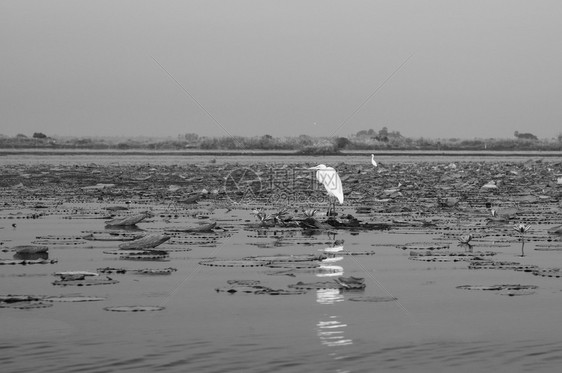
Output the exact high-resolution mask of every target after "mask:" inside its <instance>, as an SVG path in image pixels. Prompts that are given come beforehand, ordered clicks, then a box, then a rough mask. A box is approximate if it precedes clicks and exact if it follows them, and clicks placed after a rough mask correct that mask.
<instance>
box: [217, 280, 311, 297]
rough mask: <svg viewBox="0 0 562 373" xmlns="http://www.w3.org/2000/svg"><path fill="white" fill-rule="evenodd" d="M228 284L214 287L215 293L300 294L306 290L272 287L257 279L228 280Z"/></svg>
mask: <svg viewBox="0 0 562 373" xmlns="http://www.w3.org/2000/svg"><path fill="white" fill-rule="evenodd" d="M227 283H228V284H229V285H230V286H226V287H223V288H216V289H215V291H216V292H217V293H229V294H238V293H241V294H256V295H262V294H266V295H300V294H305V293H306V290H296V289H272V288H269V287H267V286H263V285H261V284H260V282H259V281H258V280H229V281H227Z"/></svg>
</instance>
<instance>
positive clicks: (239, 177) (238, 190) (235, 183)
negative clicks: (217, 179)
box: [224, 167, 263, 202]
mask: <svg viewBox="0 0 562 373" xmlns="http://www.w3.org/2000/svg"><path fill="white" fill-rule="evenodd" d="M262 187H263V184H262V178H261V177H260V176H259V174H258V173H257V172H256V171H254V170H252V169H251V168H249V167H242V168H235V169H234V170H232V171H230V172H229V173H228V175H227V176H226V177H225V179H224V190H225V192H226V196H227V198H228V199H230V200H231V201H232V202H241V201H243V200H252V199H256V198H258V197H259V196H260V194H261V193H262Z"/></svg>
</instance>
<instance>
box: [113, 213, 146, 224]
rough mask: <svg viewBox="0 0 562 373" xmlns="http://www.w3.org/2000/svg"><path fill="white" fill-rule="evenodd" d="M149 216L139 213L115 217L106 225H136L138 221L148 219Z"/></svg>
mask: <svg viewBox="0 0 562 373" xmlns="http://www.w3.org/2000/svg"><path fill="white" fill-rule="evenodd" d="M147 217H148V215H147V214H144V213H143V214H137V215H132V216H128V217H125V218H115V219H112V220H109V221H106V222H105V225H108V226H113V227H116V226H131V225H135V224H137V223H140V222H141V221H143V220H144V219H146V218H147Z"/></svg>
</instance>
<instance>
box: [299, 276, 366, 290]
mask: <svg viewBox="0 0 562 373" xmlns="http://www.w3.org/2000/svg"><path fill="white" fill-rule="evenodd" d="M289 288H292V289H297V290H320V289H341V290H362V289H364V288H365V283H364V280H363V279H361V278H357V277H339V278H336V279H334V280H333V281H317V282H310V283H305V282H302V281H299V282H297V283H296V284H291V285H289Z"/></svg>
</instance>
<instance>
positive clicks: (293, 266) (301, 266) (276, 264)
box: [266, 261, 320, 269]
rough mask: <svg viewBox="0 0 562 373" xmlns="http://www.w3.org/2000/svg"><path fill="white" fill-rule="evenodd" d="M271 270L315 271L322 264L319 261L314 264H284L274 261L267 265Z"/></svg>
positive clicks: (301, 262) (302, 262)
mask: <svg viewBox="0 0 562 373" xmlns="http://www.w3.org/2000/svg"><path fill="white" fill-rule="evenodd" d="M266 266H267V267H269V268H286V269H314V268H319V267H320V263H319V262H317V261H314V262H304V261H299V262H283V261H274V262H270V263H267V264H266Z"/></svg>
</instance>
